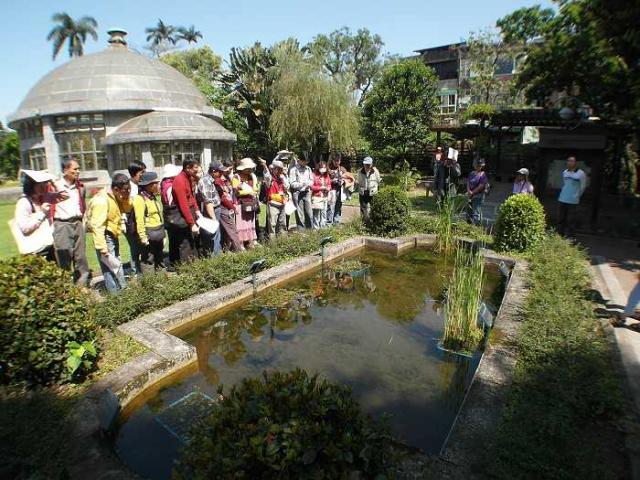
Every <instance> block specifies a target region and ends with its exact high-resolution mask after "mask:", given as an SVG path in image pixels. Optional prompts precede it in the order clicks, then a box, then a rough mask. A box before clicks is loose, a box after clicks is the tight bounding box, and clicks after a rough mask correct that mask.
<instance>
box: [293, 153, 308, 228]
mask: <svg viewBox="0 0 640 480" xmlns="http://www.w3.org/2000/svg"><path fill="white" fill-rule="evenodd" d="M289 184H290V185H291V196H292V200H293V204H294V205H295V206H296V225H297V226H298V229H300V230H302V229H303V228H307V229H309V228H311V226H312V222H313V210H312V208H311V186H312V185H313V172H312V171H311V168H310V167H309V161H308V160H307V159H306V158H305V157H301V158H299V159H298V162H297V163H296V164H295V165H293V166H292V167H291V169H290V170H289Z"/></svg>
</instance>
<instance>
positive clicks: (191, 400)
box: [115, 249, 502, 479]
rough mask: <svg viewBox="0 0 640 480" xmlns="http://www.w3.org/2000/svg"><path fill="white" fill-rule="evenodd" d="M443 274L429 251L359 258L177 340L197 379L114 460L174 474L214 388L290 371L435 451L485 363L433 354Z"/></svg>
mask: <svg viewBox="0 0 640 480" xmlns="http://www.w3.org/2000/svg"><path fill="white" fill-rule="evenodd" d="M365 267H366V268H365ZM345 269H349V273H347V274H343V273H341V270H345ZM485 272H486V273H485V288H484V294H483V295H484V298H485V300H486V301H487V302H489V303H491V304H493V305H496V306H497V305H498V304H499V302H500V298H499V297H500V291H501V283H502V280H501V276H500V274H499V273H498V271H497V269H495V268H493V267H492V266H487V268H486V269H485ZM450 273H451V265H450V264H449V263H447V262H445V261H444V260H443V259H442V258H440V257H438V255H436V254H435V253H433V252H432V251H430V250H425V249H417V250H412V251H409V252H407V253H405V254H403V255H401V256H394V255H391V254H383V253H378V252H365V253H363V254H361V255H359V256H357V257H354V258H351V259H349V260H344V261H342V263H341V262H340V261H339V262H338V263H337V264H333V265H330V266H327V267H326V268H325V270H324V275H323V274H321V272H316V273H313V274H310V275H308V276H306V277H303V278H302V279H300V280H299V281H296V282H295V283H290V284H287V285H284V286H281V287H275V288H273V289H271V290H270V291H268V292H266V293H264V294H261V295H259V296H258V298H257V299H256V300H254V301H251V302H248V303H246V304H245V305H243V306H241V307H238V308H236V309H234V310H231V311H229V312H226V313H223V314H221V315H218V316H216V317H213V318H212V319H211V321H210V322H208V323H207V324H205V325H204V326H199V327H197V328H196V329H194V330H192V331H190V332H187V333H186V334H184V335H182V338H184V339H185V340H186V341H187V342H189V343H191V344H192V345H194V346H195V347H196V350H197V355H198V372H197V373H195V374H193V375H191V376H188V377H187V378H186V379H182V380H180V381H179V382H176V383H175V384H173V385H170V386H169V387H166V388H164V389H162V390H161V391H160V392H158V393H157V394H156V395H155V396H153V397H152V398H150V399H149V400H148V401H147V402H146V403H145V404H144V405H143V406H142V407H141V408H138V409H137V410H136V411H134V412H133V413H132V414H131V415H129V416H128V417H127V419H126V420H125V421H124V423H123V424H122V425H121V426H120V428H119V430H118V432H117V436H116V442H115V448H116V451H117V453H118V455H119V456H120V458H121V459H122V460H123V461H124V462H125V463H127V464H128V465H129V466H130V467H131V468H132V469H133V470H134V471H135V472H137V473H138V474H140V475H142V476H143V477H146V478H151V479H165V478H170V476H171V468H172V465H173V462H174V460H175V459H177V458H178V455H179V448H180V445H181V441H180V437H181V436H182V435H183V433H184V431H186V429H188V426H189V423H190V419H191V418H193V417H194V416H197V415H199V414H201V412H202V411H206V410H207V408H210V407H209V406H208V405H207V402H208V400H207V398H208V397H210V398H215V397H216V390H217V388H218V386H219V385H220V384H223V385H225V386H230V385H232V384H235V383H238V382H240V381H241V380H242V379H243V378H246V377H255V376H258V375H260V373H261V372H262V371H263V370H270V369H279V370H290V369H293V368H295V367H301V368H304V369H306V370H308V371H309V372H319V373H320V374H321V375H322V376H324V377H326V378H328V379H329V380H332V381H335V382H339V383H342V384H346V385H349V386H351V388H352V391H353V394H354V396H355V398H357V400H358V401H359V402H360V404H361V406H362V408H363V409H364V411H366V412H368V413H370V414H372V415H374V416H381V415H382V414H387V415H388V416H389V422H390V425H391V427H392V429H393V431H394V432H395V434H396V435H397V436H398V437H399V438H400V439H401V440H403V441H404V442H406V443H407V444H409V445H411V446H413V447H417V448H419V449H421V450H423V451H424V452H426V453H437V452H438V451H439V449H440V447H441V446H442V443H443V442H444V439H445V438H446V436H447V433H448V431H449V429H450V428H451V425H452V423H453V420H454V418H455V415H456V413H457V411H458V409H459V407H460V404H461V402H462V399H463V397H464V394H465V391H466V389H467V387H468V385H469V384H470V381H471V379H472V377H473V373H474V372H475V369H476V367H477V364H478V361H479V358H480V353H479V352H478V353H476V354H475V355H474V356H473V357H471V358H465V357H461V356H458V355H452V354H449V353H447V352H443V351H442V350H440V349H438V346H437V344H438V339H439V338H440V337H441V336H442V331H443V325H444V317H443V304H442V297H443V290H444V286H445V284H446V281H447V279H448V278H449V275H450ZM194 392H196V393H194ZM203 405H204V406H203Z"/></svg>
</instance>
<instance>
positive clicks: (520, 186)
mask: <svg viewBox="0 0 640 480" xmlns="http://www.w3.org/2000/svg"><path fill="white" fill-rule="evenodd" d="M512 193H513V195H516V194H519V193H524V194H525V195H533V185H532V184H531V182H530V181H529V170H527V169H526V168H521V169H520V170H518V171H517V172H516V179H515V181H514V182H513V191H512Z"/></svg>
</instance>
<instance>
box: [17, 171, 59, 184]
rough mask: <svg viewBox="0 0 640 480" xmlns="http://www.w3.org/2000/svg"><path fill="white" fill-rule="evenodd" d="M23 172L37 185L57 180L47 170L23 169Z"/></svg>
mask: <svg viewBox="0 0 640 480" xmlns="http://www.w3.org/2000/svg"><path fill="white" fill-rule="evenodd" d="M21 172H22V173H24V174H25V175H26V176H27V177H29V178H30V179H31V180H33V181H34V182H36V183H44V182H51V181H53V180H55V177H54V176H53V175H51V174H50V173H49V172H47V171H46V170H27V169H24V168H23V169H22V170H21Z"/></svg>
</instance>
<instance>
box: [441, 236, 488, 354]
mask: <svg viewBox="0 0 640 480" xmlns="http://www.w3.org/2000/svg"><path fill="white" fill-rule="evenodd" d="M483 276H484V259H483V257H482V253H481V252H480V250H479V249H471V248H464V247H460V248H458V249H456V253H455V257H454V267H453V274H452V275H451V280H450V283H449V287H448V289H447V303H446V306H445V323H444V336H443V338H442V344H443V346H444V347H445V348H446V349H449V350H454V351H460V352H465V353H470V352H473V351H474V350H475V348H476V347H477V345H478V343H479V342H480V340H481V339H482V336H483V333H484V332H483V330H482V328H480V327H478V324H477V321H478V312H479V311H480V303H481V299H482V284H483V281H484V280H483Z"/></svg>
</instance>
